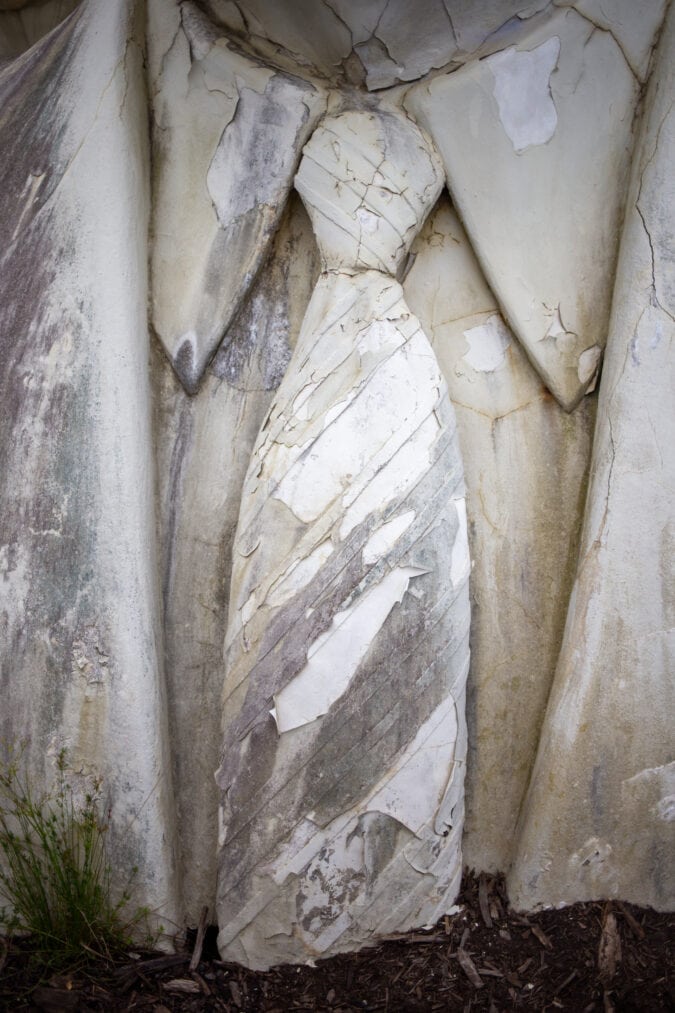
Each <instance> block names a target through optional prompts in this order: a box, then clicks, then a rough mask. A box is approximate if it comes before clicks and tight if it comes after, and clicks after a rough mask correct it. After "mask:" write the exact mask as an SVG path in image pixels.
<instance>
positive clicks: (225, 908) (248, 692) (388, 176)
mask: <svg viewBox="0 0 675 1013" xmlns="http://www.w3.org/2000/svg"><path fill="white" fill-rule="evenodd" d="M442 179H443V174H442V169H441V165H440V162H439V160H438V157H437V155H436V154H435V152H434V151H433V150H432V148H431V146H430V144H429V141H428V140H427V138H426V137H425V136H424V135H423V134H422V133H421V131H420V130H419V129H418V128H417V127H415V126H414V125H413V124H412V123H411V122H410V121H409V120H407V119H406V118H405V117H404V116H402V115H401V114H399V113H384V112H372V111H358V112H357V111H350V112H346V113H342V114H341V115H338V116H334V117H331V118H328V119H326V120H324V121H323V123H322V124H321V126H320V127H319V128H318V129H317V130H316V132H315V133H314V135H313V137H312V139H311V140H310V141H309V143H308V144H307V145H306V147H305V149H304V154H303V157H302V161H301V163H300V167H299V171H298V174H297V177H296V181H295V183H296V188H297V190H298V191H299V193H300V195H301V197H302V199H303V201H304V203H305V205H306V207H307V210H308V212H309V215H310V218H311V220H312V224H313V227H314V231H315V235H316V238H317V242H318V244H319V247H320V250H321V254H322V258H323V264H324V272H323V274H322V275H321V277H320V279H319V282H318V284H317V286H316V289H315V291H314V294H313V296H312V299H311V301H310V304H309V307H308V309H307V313H306V316H305V319H304V322H303V326H302V329H301V333H300V336H299V339H298V344H297V347H296V349H295V352H294V355H293V358H292V361H291V363H290V365H289V368H288V372H287V375H286V377H285V379H284V381H283V383H282V385H281V387H280V388H279V391H278V393H277V396H276V398H275V401H274V403H273V405H272V408H271V410H270V412H269V415H268V417H267V419H266V421H265V423H264V425H263V426H262V429H261V431H260V434H259V436H258V440H257V444H256V447H255V450H254V453H253V455H252V460H251V465H250V467H249V471H248V475H247V478H246V482H245V485H244V491H243V496H242V505H241V512H240V517H239V526H238V530H237V535H236V539H235V546H234V561H233V579H232V592H231V612H230V620H229V626H228V631H227V638H226V648H225V659H226V665H227V674H226V683H225V689H224V697H223V708H224V718H223V727H224V745H223V754H222V763H221V767H220V769H219V771H218V774H217V780H218V783H219V785H220V787H221V789H222V811H221V820H222V822H221V839H220V856H219V885H218V904H219V911H218V922H219V925H220V926H221V927H222V928H221V932H220V937H219V945H220V947H221V953H222V954H223V955H226V956H227V958H228V959H239V960H242V961H244V962H245V963H247V964H249V966H258V967H261V966H268V965H270V964H272V963H278V962H281V961H296V962H297V961H306V960H309V959H312V958H313V957H318V956H322V955H327V954H329V953H334V952H339V951H341V950H346V949H354V948H357V947H358V946H362V945H364V944H366V943H368V942H369V941H372V942H376V941H377V938H378V936H380V935H382V934H385V933H390V932H393V931H399V930H404V929H407V928H410V927H412V926H417V925H423V924H427V923H429V922H433V921H434V920H435V919H436V918H437V917H439V916H440V915H441V914H442V913H443V912H444V911H446V910H447V909H448V907H449V905H450V904H451V903H452V901H453V900H454V897H455V894H456V890H457V887H458V883H459V877H460V873H461V856H460V838H461V829H462V819H463V780H464V761H465V751H466V735H465V725H464V686H465V680H466V674H467V670H468V659H469V649H468V626H469V601H468V586H467V578H468V572H469V553H468V544H467V532H466V513H465V508H464V498H463V497H464V491H463V479H462V467H461V459H460V454H459V449H458V444H457V437H456V430H455V421H454V413H453V410H452V407H451V405H450V403H449V400H448V395H447V391H446V387H445V382H444V380H443V378H442V375H441V372H440V369H439V367H438V364H437V362H436V358H435V356H434V353H433V351H432V348H431V345H430V344H429V341H428V339H427V337H426V336H425V335H424V333H423V332H422V329H421V327H420V324H419V321H418V320H417V319H416V318H415V317H414V316H413V315H412V313H411V312H410V310H409V308H408V307H407V305H406V302H405V299H404V296H403V290H402V288H401V286H400V284H399V283H398V281H396V280H395V277H394V274H395V273H396V272H397V271H398V270H399V269H400V267H401V265H402V263H403V262H404V260H405V258H406V257H407V254H408V252H409V249H410V244H411V243H412V240H413V238H414V236H415V235H416V233H417V232H418V230H419V228H420V227H421V225H422V223H423V221H424V218H425V216H426V214H427V213H428V211H429V210H430V208H431V207H432V205H433V203H434V201H435V200H436V198H437V196H438V194H439V192H440V189H441V186H442ZM307 645H309V647H308V646H307Z"/></svg>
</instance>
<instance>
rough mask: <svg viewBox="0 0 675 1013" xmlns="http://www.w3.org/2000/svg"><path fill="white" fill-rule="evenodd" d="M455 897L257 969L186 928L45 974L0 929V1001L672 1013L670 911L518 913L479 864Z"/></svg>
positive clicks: (48, 1006) (5, 1004) (418, 1012)
mask: <svg viewBox="0 0 675 1013" xmlns="http://www.w3.org/2000/svg"><path fill="white" fill-rule="evenodd" d="M458 903H459V904H461V905H462V907H461V910H460V912H459V913H458V914H455V915H453V916H446V917H445V918H444V919H442V920H441V921H440V922H439V923H438V925H437V926H436V927H435V928H434V929H432V930H431V931H428V932H411V933H408V934H407V935H405V936H401V937H400V938H396V939H391V940H388V941H387V942H384V943H383V944H382V945H380V946H378V947H376V948H371V949H366V950H362V951H361V952H360V953H355V954H348V955H343V956H339V957H334V958H332V959H330V960H325V961H320V962H319V963H318V964H317V966H316V967H292V966H282V967H277V968H273V969H272V970H271V971H267V972H265V973H261V972H254V971H247V970H246V969H245V968H242V967H240V966H238V965H236V964H228V963H224V962H222V961H219V960H218V959H217V952H216V950H215V930H208V931H207V932H206V933H205V934H203V938H201V939H200V940H199V941H198V940H197V939H196V933H192V935H191V936H190V937H189V939H188V942H189V944H190V945H189V948H187V949H186V952H185V953H178V954H176V955H175V956H169V957H167V956H166V955H161V954H150V953H148V954H145V953H144V954H133V955H132V954H126V955H125V956H124V957H123V959H122V960H120V961H119V962H118V963H115V964H111V963H104V964H101V963H99V964H93V965H90V966H89V967H87V968H84V969H80V970H78V971H77V972H75V973H72V974H64V973H61V974H58V975H53V974H52V975H51V976H49V974H47V975H46V976H45V975H44V971H42V972H41V971H40V969H39V967H37V966H36V964H35V961H34V959H33V957H32V955H31V951H30V946H29V945H28V944H26V943H23V944H21V945H19V944H17V943H13V944H7V943H6V942H3V941H1V940H0V943H1V944H2V945H0V968H1V969H0V1008H1V1009H7V1010H35V1011H43V1013H52V1011H53V1013H61V1011H67V1010H79V1011H87V1010H90V1011H92V1013H93V1011H102V1010H120V1011H122V1010H129V1011H131V1010H144V1011H149V1010H154V1011H155V1013H170V1011H173V1010H180V1011H195V1013H198V1011H204V1010H225V1011H229V1013H240V1011H242V1013H246V1011H265V1013H287V1011H290V1010H324V1011H331V1013H352V1011H355V1010H372V1011H375V1010H378V1011H379V1010H384V1011H387V1013H422V1011H425V1013H426V1011H435V1010H461V1011H469V1010H487V1011H489V1013H502V1011H505V1010H520V1009H523V1010H539V1011H544V1010H546V1011H553V1010H559V1009H566V1010H570V1011H573V1013H591V1011H595V1010H597V1011H600V1013H611V1011H613V1010H615V1011H620V1013H624V1011H626V1013H629V1011H633V1010H645V1011H648V1013H657V1011H661V1010H668V1011H671V1013H675V932H674V929H675V916H674V915H672V914H662V913H658V912H655V911H651V910H647V909H643V908H638V907H634V906H633V905H630V904H621V903H614V902H612V903H609V902H608V903H594V904H575V905H573V906H572V907H568V908H565V909H563V910H558V911H543V912H540V913H537V914H531V915H528V916H524V915H519V914H516V913H515V912H514V911H512V910H511V909H510V908H509V905H508V901H507V899H506V894H505V891H504V887H503V883H502V882H501V880H500V879H497V878H492V877H486V876H481V877H480V878H479V879H476V878H475V877H473V876H467V877H466V878H465V880H464V884H463V890H462V893H461V895H460V898H459V901H458ZM3 965H4V966H3ZM191 967H192V968H193V969H192V970H191Z"/></svg>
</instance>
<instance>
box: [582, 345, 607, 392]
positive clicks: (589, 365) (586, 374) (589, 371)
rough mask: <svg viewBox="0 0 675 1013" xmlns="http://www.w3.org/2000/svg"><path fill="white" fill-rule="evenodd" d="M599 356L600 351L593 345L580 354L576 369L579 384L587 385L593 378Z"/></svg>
mask: <svg viewBox="0 0 675 1013" xmlns="http://www.w3.org/2000/svg"><path fill="white" fill-rule="evenodd" d="M601 355H602V349H601V348H600V347H599V346H598V345H593V346H592V347H591V348H587V349H586V350H585V351H584V352H582V353H581V355H580V356H579V366H578V368H577V373H578V375H579V381H580V383H589V382H590V381H591V380H592V379H593V378H594V377H595V374H596V373H597V371H598V365H599V364H600V356H601Z"/></svg>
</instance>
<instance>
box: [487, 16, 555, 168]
mask: <svg viewBox="0 0 675 1013" xmlns="http://www.w3.org/2000/svg"><path fill="white" fill-rule="evenodd" d="M559 55H560V39H559V38H558V37H557V36H553V38H551V39H547V40H546V42H544V43H542V45H541V46H537V47H536V49H532V50H524V51H522V52H521V51H520V50H518V49H516V48H515V46H511V47H509V49H504V50H502V52H500V53H494V55H493V56H488V57H487V58H486V60H485V63H486V64H487V65H488V66H489V68H490V70H491V71H492V74H493V76H494V80H495V83H494V89H493V94H494V97H495V100H496V102H497V106H498V108H499V118H500V120H501V123H502V126H503V127H504V130H505V131H506V134H507V135H508V138H509V140H510V141H511V144H512V145H513V149H514V151H515V152H516V154H521V153H522V152H523V151H525V149H526V148H529V147H532V146H536V145H540V144H546V142H547V141H550V140H551V138H552V137H553V135H554V133H555V129H556V126H557V125H558V114H557V112H556V108H555V103H554V102H553V98H552V96H551V89H550V85H549V82H550V78H551V74H552V73H553V71H554V70H555V67H556V64H557V62H558V56H559Z"/></svg>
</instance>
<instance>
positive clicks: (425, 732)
mask: <svg viewBox="0 0 675 1013" xmlns="http://www.w3.org/2000/svg"><path fill="white" fill-rule="evenodd" d="M456 742H457V711H456V707H455V702H454V700H453V699H452V698H448V699H447V700H443V701H442V703H440V704H439V705H438V707H436V708H435V710H434V711H433V713H432V714H431V715H430V717H429V718H428V719H427V720H426V721H425V722H424V724H423V725H422V726H421V728H420V729H419V731H418V732H417V734H416V735H415V738H414V739H413V741H412V742H411V743H410V745H408V746H407V747H406V749H405V750H404V751H403V752H402V753H401V755H400V756H399V757H398V759H397V761H396V763H395V765H394V767H393V768H392V772H390V773H388V775H387V776H388V778H389V780H388V781H387V783H386V784H385V785H384V786H383V787H382V788H381V789H380V790H379V791H378V792H377V793H376V794H375V795H373V797H372V798H371V799H370V800H369V802H368V809H373V810H377V811H378V812H381V813H384V814H385V815H387V816H393V818H394V819H396V820H398V822H399V823H402V824H403V826H405V827H408V829H409V830H411V831H412V832H413V833H414V834H419V832H420V831H421V829H422V828H423V827H424V826H425V825H428V824H431V823H432V822H433V819H434V816H435V815H436V811H437V809H438V806H439V804H440V800H441V797H442V795H443V793H444V791H445V789H446V788H447V786H448V782H449V780H450V776H451V774H452V770H453V762H454V755H455V745H456Z"/></svg>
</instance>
